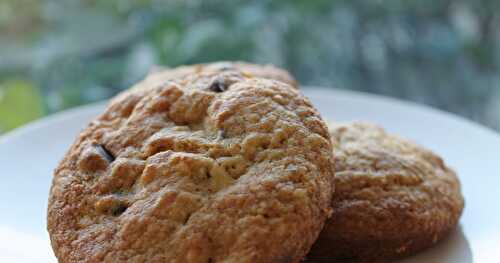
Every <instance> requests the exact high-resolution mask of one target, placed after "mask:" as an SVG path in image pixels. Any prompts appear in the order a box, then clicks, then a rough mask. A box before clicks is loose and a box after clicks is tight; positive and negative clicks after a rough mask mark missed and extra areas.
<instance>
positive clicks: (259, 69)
mask: <svg viewBox="0 0 500 263" xmlns="http://www.w3.org/2000/svg"><path fill="white" fill-rule="evenodd" d="M225 71H239V72H241V74H243V75H245V76H247V77H259V78H265V79H274V80H278V81H281V82H284V83H287V84H289V85H291V86H292V87H294V88H298V83H297V81H296V80H295V79H294V78H293V77H292V75H290V73H288V71H286V70H284V69H281V68H278V67H275V66H273V65H258V64H252V63H248V62H242V61H220V62H213V63H205V64H194V65H185V66H180V67H176V68H164V67H161V66H160V67H158V68H156V69H154V70H153V71H152V72H151V74H149V75H148V77H147V78H146V79H145V80H144V82H147V83H148V85H143V84H142V85H140V87H141V88H144V87H152V86H155V85H157V84H158V83H160V84H161V83H163V82H165V81H167V80H170V79H177V80H181V79H183V78H191V77H193V76H197V75H199V74H214V73H218V72H225ZM134 88H135V87H134Z"/></svg>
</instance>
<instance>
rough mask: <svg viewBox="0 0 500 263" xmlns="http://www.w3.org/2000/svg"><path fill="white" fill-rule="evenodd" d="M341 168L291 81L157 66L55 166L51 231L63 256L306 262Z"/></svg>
mask: <svg viewBox="0 0 500 263" xmlns="http://www.w3.org/2000/svg"><path fill="white" fill-rule="evenodd" d="M179 70H180V69H179ZM155 74H161V73H158V72H157V73H155ZM166 74H167V73H166ZM168 74H170V73H168ZM333 169H334V167H333V156H332V147H331V141H330V136H329V134H328V130H327V127H326V124H325V122H324V121H323V120H322V119H321V117H320V116H319V114H318V112H317V111H316V109H314V107H313V106H312V105H311V102H310V101H309V100H308V99H307V98H305V97H304V96H303V95H302V94H301V93H300V91H298V90H297V89H295V88H293V87H292V86H290V85H288V84H286V83H284V82H281V81H276V80H272V79H265V78H258V77H255V76H254V75H251V74H247V73H246V72H245V71H241V70H239V69H234V68H232V69H228V70H224V71H201V72H198V73H196V74H191V73H189V74H186V75H183V76H182V77H177V78H170V77H168V78H167V80H165V81H163V80H159V81H151V77H149V78H147V79H146V80H145V81H143V82H141V83H140V84H138V85H136V86H135V87H134V88H133V89H130V90H128V91H125V92H124V93H122V94H120V95H119V96H117V97H116V98H115V99H113V100H112V101H111V103H110V104H109V106H108V108H107V109H106V111H105V112H104V113H103V114H102V115H101V116H99V117H98V118H97V119H96V120H94V121H92V122H91V123H90V124H89V125H88V127H87V128H85V129H84V130H83V131H82V132H81V134H80V135H79V137H78V138H77V139H76V141H75V143H74V144H73V145H72V146H71V148H70V149H69V151H68V152H67V154H66V155H65V157H64V159H63V160H62V161H61V163H60V164H59V166H58V167H57V169H56V170H55V173H54V178H53V182H52V187H51V191H50V197H49V205H48V216H47V220H48V231H49V233H50V238H51V243H52V247H53V249H54V252H55V254H56V256H57V258H58V259H59V262H192V263H215V262H225V263H229V262H299V261H300V260H301V259H302V258H303V257H304V256H305V255H306V253H307V252H308V251H309V249H310V247H311V246H312V244H313V242H314V241H315V240H316V238H317V236H318V234H319V232H320V231H321V229H322V227H323V224H324V222H325V220H326V218H327V217H328V216H329V214H330V213H331V209H330V203H331V202H330V201H331V195H332V191H333V189H332V188H333V177H334V175H333Z"/></svg>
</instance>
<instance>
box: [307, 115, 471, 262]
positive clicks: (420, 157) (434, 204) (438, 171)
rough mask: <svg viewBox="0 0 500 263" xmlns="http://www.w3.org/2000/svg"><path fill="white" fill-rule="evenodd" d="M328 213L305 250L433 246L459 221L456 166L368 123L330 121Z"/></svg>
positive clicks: (342, 256)
mask: <svg viewBox="0 0 500 263" xmlns="http://www.w3.org/2000/svg"><path fill="white" fill-rule="evenodd" d="M330 132H331V136H332V139H333V142H334V145H333V146H334V153H335V170H336V171H335V172H336V175H335V195H334V197H333V201H332V205H333V216H332V217H331V218H330V219H329V220H328V221H327V223H326V224H325V228H324V229H323V231H322V233H321V234H320V237H319V239H318V241H317V242H316V244H315V245H314V247H313V249H312V250H311V254H310V255H309V256H308V258H311V259H314V262H328V263H330V262H386V261H388V260H390V259H393V258H395V257H400V256H404V255H409V254H413V253H415V252H418V251H420V250H422V249H424V248H427V247H430V246H433V245H434V244H436V242H438V241H440V240H441V239H443V238H444V237H445V236H446V235H447V234H448V233H449V232H450V231H451V230H452V229H454V228H455V227H456V225H457V223H458V220H459V218H460V215H461V213H462V209H463V206H464V200H463V197H462V194H461V191H460V183H459V181H458V178H457V176H456V175H455V173H454V172H453V171H452V170H451V169H449V168H448V167H447V166H446V165H445V164H444V162H443V160H442V159H441V158H440V157H439V156H437V155H436V154H434V153H432V152H431V151H429V150H426V149H424V148H423V147H421V146H418V145H417V144H415V143H413V142H410V141H408V140H406V139H402V138H400V137H397V136H394V135H390V134H388V133H386V132H385V131H384V130H383V129H382V128H380V127H378V126H376V125H373V124H369V123H359V122H355V123H346V124H332V125H331V126H330Z"/></svg>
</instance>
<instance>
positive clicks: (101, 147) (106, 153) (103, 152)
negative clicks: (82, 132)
mask: <svg viewBox="0 0 500 263" xmlns="http://www.w3.org/2000/svg"><path fill="white" fill-rule="evenodd" d="M96 148H97V151H99V153H100V154H101V155H102V156H103V157H104V158H105V159H106V160H107V161H108V162H110V163H111V162H113V161H114V160H115V159H116V157H115V156H114V155H113V154H112V153H111V152H110V151H109V150H108V149H106V147H105V146H104V145H102V144H98V145H97V146H96Z"/></svg>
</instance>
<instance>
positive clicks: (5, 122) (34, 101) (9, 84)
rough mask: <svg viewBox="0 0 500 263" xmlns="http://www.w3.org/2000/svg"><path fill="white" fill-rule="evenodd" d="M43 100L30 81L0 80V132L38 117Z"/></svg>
mask: <svg viewBox="0 0 500 263" xmlns="http://www.w3.org/2000/svg"><path fill="white" fill-rule="evenodd" d="M43 113H44V110H43V102H42V99H41V96H40V93H39V91H38V88H36V87H35V86H34V85H33V84H32V83H30V82H28V81H25V80H7V81H5V82H0V132H5V131H8V130H11V129H14V128H16V127H18V126H20V125H22V124H24V123H27V122H29V121H32V120H35V119H37V118H40V117H41V116H42V115H43Z"/></svg>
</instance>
